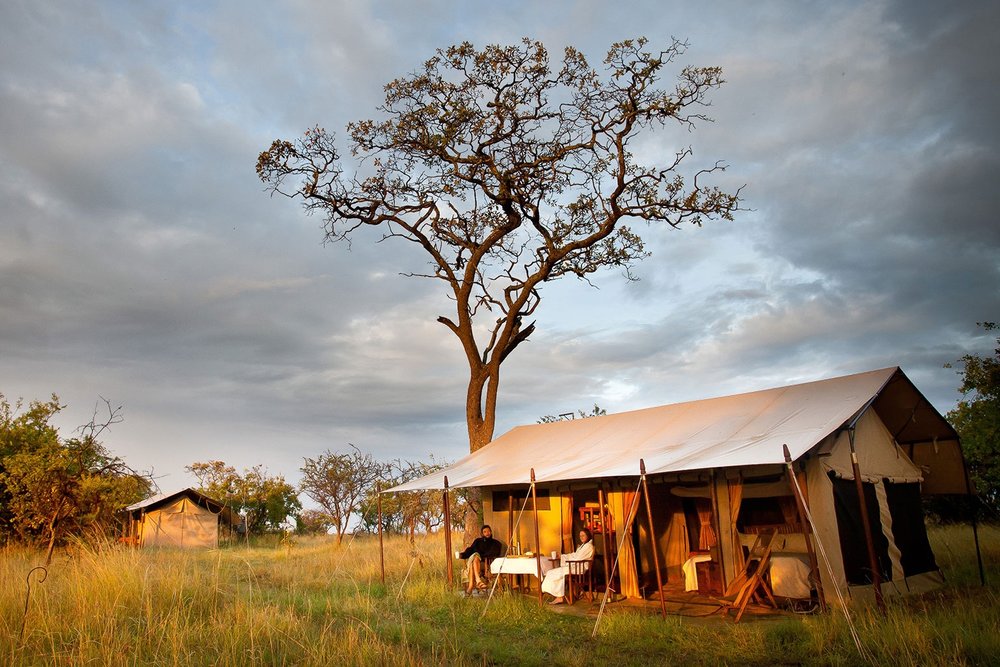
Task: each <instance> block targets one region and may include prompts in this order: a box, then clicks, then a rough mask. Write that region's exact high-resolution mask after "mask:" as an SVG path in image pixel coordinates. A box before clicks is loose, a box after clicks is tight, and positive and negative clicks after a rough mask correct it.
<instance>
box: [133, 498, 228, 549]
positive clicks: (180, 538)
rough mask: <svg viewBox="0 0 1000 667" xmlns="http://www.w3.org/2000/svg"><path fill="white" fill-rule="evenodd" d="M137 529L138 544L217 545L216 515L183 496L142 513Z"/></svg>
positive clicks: (161, 545)
mask: <svg viewBox="0 0 1000 667" xmlns="http://www.w3.org/2000/svg"><path fill="white" fill-rule="evenodd" d="M140 530H141V532H140V538H139V539H140V544H141V545H142V546H146V547H203V548H213V547H217V546H218V545H219V517H218V516H217V515H215V514H213V513H212V512H210V511H209V510H207V509H205V508H203V507H199V506H198V505H197V504H195V503H193V502H191V500H190V499H189V498H186V497H181V498H178V499H177V501H176V502H173V503H170V504H169V505H166V506H163V507H159V508H157V509H155V510H153V511H151V512H147V513H146V514H144V515H143V518H142V524H141V528H140Z"/></svg>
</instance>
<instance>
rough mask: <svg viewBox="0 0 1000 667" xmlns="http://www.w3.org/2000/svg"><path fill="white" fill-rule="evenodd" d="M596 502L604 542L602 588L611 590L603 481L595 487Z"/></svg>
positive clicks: (609, 552) (609, 548)
mask: <svg viewBox="0 0 1000 667" xmlns="http://www.w3.org/2000/svg"><path fill="white" fill-rule="evenodd" d="M597 502H598V503H599V504H600V506H601V538H602V540H603V542H604V558H602V559H601V560H603V561H604V587H605V588H611V564H610V563H608V558H609V557H610V556H611V547H610V546H609V544H610V539H611V536H610V535H609V534H608V528H609V526H608V524H609V523H611V522H609V521H608V515H607V513H606V512H605V510H604V508H605V507H607V505H606V504H605V503H606V502H607V498H606V497H605V496H604V481H603V480H602V481H601V483H600V484H599V485H598V487H597Z"/></svg>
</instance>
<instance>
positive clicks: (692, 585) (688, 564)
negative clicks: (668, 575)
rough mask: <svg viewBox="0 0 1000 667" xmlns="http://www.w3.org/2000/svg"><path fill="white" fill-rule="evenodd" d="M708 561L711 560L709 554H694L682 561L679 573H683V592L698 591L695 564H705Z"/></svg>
mask: <svg viewBox="0 0 1000 667" xmlns="http://www.w3.org/2000/svg"><path fill="white" fill-rule="evenodd" d="M710 560H712V556H711V555H710V554H695V555H694V556H691V557H690V558H688V559H687V560H686V561H684V565H682V566H681V571H683V572H684V590H685V591H696V590H698V568H697V563H707V562H708V561H710Z"/></svg>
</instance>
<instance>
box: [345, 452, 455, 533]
mask: <svg viewBox="0 0 1000 667" xmlns="http://www.w3.org/2000/svg"><path fill="white" fill-rule="evenodd" d="M448 465H449V464H448V463H438V462H435V461H434V459H433V457H431V461H430V462H429V463H425V462H423V461H403V460H400V459H397V460H395V461H391V462H389V463H388V464H386V465H385V466H384V467H383V480H382V481H383V483H384V487H383V488H388V487H392V486H397V485H399V484H404V483H406V482H409V481H410V480H413V479H417V478H418V477H423V476H424V475H429V474H431V473H432V472H436V471H438V470H441V469H442V468H445V467H447V466H448ZM448 498H449V512H450V513H451V520H452V526H451V527H452V528H453V529H454V528H459V527H461V526H462V522H463V514H462V512H463V510H464V509H465V508H466V507H467V506H468V503H469V490H468V489H465V488H459V489H452V490H451V493H449V495H448ZM377 502H378V498H377V496H376V490H375V489H374V488H373V489H371V490H370V491H369V492H368V494H367V495H366V496H365V498H364V500H363V501H362V503H361V505H360V510H361V513H362V515H363V521H362V525H363V527H364V529H365V530H367V531H369V532H372V531H375V530H378V517H377V512H376V510H375V507H376V504H377ZM443 525H444V507H443V506H442V496H441V492H440V491H427V490H424V491H403V492H400V493H393V494H387V495H383V497H382V530H384V531H386V532H389V533H398V534H403V533H406V534H408V535H409V536H410V539H411V540H413V539H414V537H415V536H416V534H417V532H418V531H422V532H424V533H431V532H433V531H435V530H437V529H440V528H441V527H443Z"/></svg>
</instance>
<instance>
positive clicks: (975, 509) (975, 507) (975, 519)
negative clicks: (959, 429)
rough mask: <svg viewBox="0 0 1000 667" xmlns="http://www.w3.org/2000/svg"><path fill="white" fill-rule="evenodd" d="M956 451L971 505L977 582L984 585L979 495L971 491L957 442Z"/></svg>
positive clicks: (967, 472) (964, 463)
mask: <svg viewBox="0 0 1000 667" xmlns="http://www.w3.org/2000/svg"><path fill="white" fill-rule="evenodd" d="M958 453H959V455H960V456H961V457H962V472H963V473H964V474H965V492H966V494H967V495H968V496H969V501H970V503H971V505H972V515H971V516H970V517H969V519H970V523H971V524H972V538H973V540H975V543H976V561H977V562H978V563H979V583H980V585H982V586H985V585H986V570H985V569H983V552H982V551H981V550H980V549H979V496H977V495H975V494H974V493H972V482H971V481H970V480H969V465H968V464H967V463H966V461H965V452H963V451H962V446H961V444H959V447H958Z"/></svg>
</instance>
